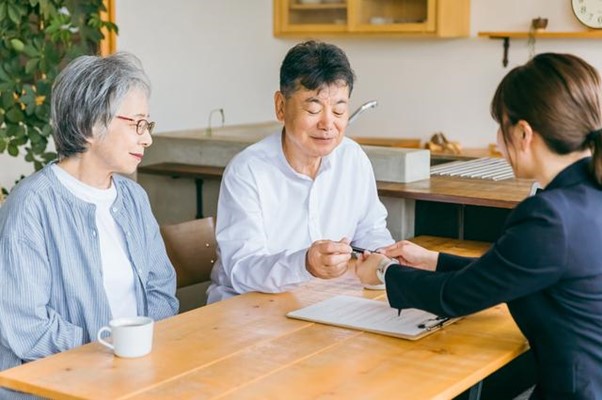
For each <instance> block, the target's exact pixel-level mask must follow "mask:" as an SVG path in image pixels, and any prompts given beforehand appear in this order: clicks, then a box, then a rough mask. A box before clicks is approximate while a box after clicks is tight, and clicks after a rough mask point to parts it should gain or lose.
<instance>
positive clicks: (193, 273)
mask: <svg viewBox="0 0 602 400" xmlns="http://www.w3.org/2000/svg"><path fill="white" fill-rule="evenodd" d="M161 236H163V241H164V242H165V247H166V249H167V255H168V256H169V259H170V260H171V263H172V264H173V266H174V268H175V270H176V275H177V287H178V289H179V288H183V287H186V286H190V285H194V284H197V283H201V282H205V281H208V280H209V279H210V275H211V268H212V267H213V263H214V262H215V258H216V247H217V246H216V242H215V223H214V220H213V217H208V218H202V219H195V220H192V221H187V222H182V223H179V224H174V225H163V226H161Z"/></svg>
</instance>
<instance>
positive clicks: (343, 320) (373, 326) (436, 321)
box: [286, 295, 460, 340]
mask: <svg viewBox="0 0 602 400" xmlns="http://www.w3.org/2000/svg"><path fill="white" fill-rule="evenodd" d="M286 316H287V317H289V318H295V319H302V320H305V321H311V322H319V323H321V324H327V325H334V326H340V327H343V328H350V329H358V330H361V331H366V332H372V333H379V334H382V335H387V336H394V337H398V338H402V339H409V340H418V339H421V338H423V337H424V336H426V335H428V334H430V333H433V332H435V331H437V330H438V329H440V328H442V327H444V326H446V325H449V324H451V323H453V322H455V321H457V320H458V319H460V318H446V317H439V316H437V315H435V314H431V313H429V312H427V311H422V310H418V309H415V308H408V309H404V310H403V311H402V312H401V315H400V316H397V310H396V309H394V308H391V307H390V306H389V304H388V303H386V302H384V301H379V300H372V299H366V298H363V297H354V296H342V295H341V296H335V297H331V298H329V299H327V300H323V301H321V302H319V303H316V304H312V305H311V306H307V307H304V308H301V309H299V310H295V311H291V312H289V313H288V314H286Z"/></svg>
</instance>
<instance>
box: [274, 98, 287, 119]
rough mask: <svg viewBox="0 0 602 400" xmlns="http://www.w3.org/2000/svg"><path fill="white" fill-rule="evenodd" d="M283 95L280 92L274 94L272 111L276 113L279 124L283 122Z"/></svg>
mask: <svg viewBox="0 0 602 400" xmlns="http://www.w3.org/2000/svg"><path fill="white" fill-rule="evenodd" d="M284 101H285V99H284V95H283V94H282V92H281V91H277V92H276V93H274V111H275V112H276V119H277V120H278V121H280V122H284Z"/></svg>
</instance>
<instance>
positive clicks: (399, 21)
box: [274, 0, 470, 37]
mask: <svg viewBox="0 0 602 400" xmlns="http://www.w3.org/2000/svg"><path fill="white" fill-rule="evenodd" d="M469 33H470V0H274V36H297V37H307V36H315V37H320V36H336V35H345V36H351V35H357V36H433V37H459V36H468V35H469Z"/></svg>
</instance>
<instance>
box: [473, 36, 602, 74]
mask: <svg viewBox="0 0 602 400" xmlns="http://www.w3.org/2000/svg"><path fill="white" fill-rule="evenodd" d="M479 37H488V38H490V39H502V40H503V41H504V43H503V46H504V57H503V59H502V64H503V65H504V67H506V66H508V49H509V47H510V39H531V38H532V39H602V30H587V31H572V32H552V31H533V32H479Z"/></svg>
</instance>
